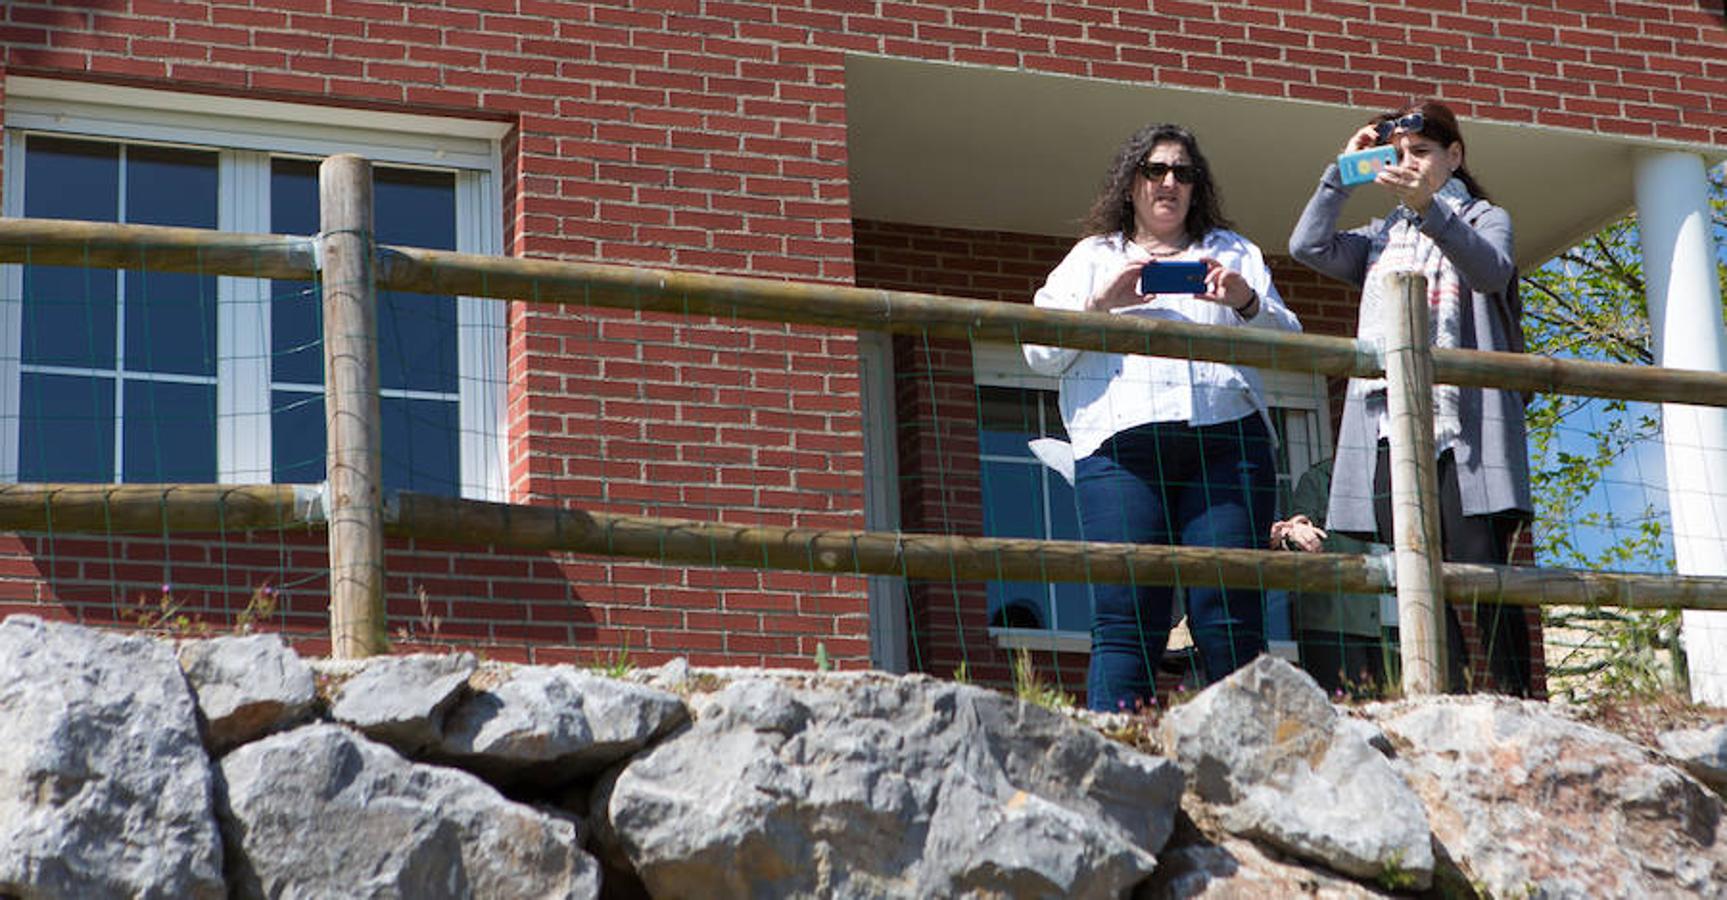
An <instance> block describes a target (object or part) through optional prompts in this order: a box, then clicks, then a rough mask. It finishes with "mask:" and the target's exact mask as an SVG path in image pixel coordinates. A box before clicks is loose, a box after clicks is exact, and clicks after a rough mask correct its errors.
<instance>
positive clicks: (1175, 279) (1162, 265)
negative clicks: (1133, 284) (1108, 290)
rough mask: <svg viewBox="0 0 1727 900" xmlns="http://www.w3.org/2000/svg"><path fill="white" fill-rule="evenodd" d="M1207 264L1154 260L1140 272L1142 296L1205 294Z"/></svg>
mask: <svg viewBox="0 0 1727 900" xmlns="http://www.w3.org/2000/svg"><path fill="white" fill-rule="evenodd" d="M1205 271H1206V266H1205V263H1202V262H1190V261H1187V260H1155V259H1154V260H1152V261H1151V262H1148V263H1146V264H1145V267H1144V268H1142V269H1140V270H1139V292H1140V293H1141V294H1203V293H1205Z"/></svg>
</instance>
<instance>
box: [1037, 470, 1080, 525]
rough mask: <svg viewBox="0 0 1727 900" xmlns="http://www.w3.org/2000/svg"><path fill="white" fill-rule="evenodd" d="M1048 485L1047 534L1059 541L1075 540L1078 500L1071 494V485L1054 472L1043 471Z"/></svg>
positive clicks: (1077, 522)
mask: <svg viewBox="0 0 1727 900" xmlns="http://www.w3.org/2000/svg"><path fill="white" fill-rule="evenodd" d="M1043 480H1044V483H1045V484H1047V485H1048V486H1049V536H1050V537H1052V538H1055V539H1056V540H1061V541H1077V540H1079V539H1080V534H1079V500H1078V499H1077V498H1076V497H1074V495H1073V485H1071V484H1068V483H1067V479H1065V478H1063V477H1061V476H1060V475H1058V474H1056V473H1055V472H1050V471H1045V472H1044V473H1043Z"/></svg>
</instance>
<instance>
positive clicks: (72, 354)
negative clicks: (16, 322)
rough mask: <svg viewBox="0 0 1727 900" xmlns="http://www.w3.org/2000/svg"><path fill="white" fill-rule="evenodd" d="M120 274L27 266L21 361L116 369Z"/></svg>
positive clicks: (58, 267)
mask: <svg viewBox="0 0 1727 900" xmlns="http://www.w3.org/2000/svg"><path fill="white" fill-rule="evenodd" d="M118 276H119V273H117V272H115V271H114V270H112V269H73V268H67V267H64V266H25V267H24V310H23V312H24V323H23V325H24V340H23V347H22V348H21V349H22V351H23V354H22V355H23V361H24V362H25V363H26V364H34V365H41V366H79V367H83V368H93V369H112V368H114V304H115V300H114V297H115V294H116V293H117V290H118V289H117V287H116V285H118V284H119V277H118Z"/></svg>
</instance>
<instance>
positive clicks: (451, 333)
mask: <svg viewBox="0 0 1727 900" xmlns="http://www.w3.org/2000/svg"><path fill="white" fill-rule="evenodd" d="M372 191H373V201H374V203H375V204H376V210H377V212H376V216H377V222H376V225H377V229H378V242H379V243H383V244H399V245H402V246H406V247H425V248H428V249H432V250H454V249H456V176H455V175H453V174H451V173H449V172H421V171H413V170H407V169H382V168H380V169H376V170H374V172H373V174H372ZM378 380H379V383H380V384H382V385H383V386H384V387H386V388H400V389H404V390H418V391H442V392H446V393H453V392H455V391H456V389H457V388H456V381H457V379H456V300H455V298H454V297H440V296H434V295H430V294H408V293H400V292H395V291H386V292H384V293H383V294H382V295H381V296H380V297H379V302H378Z"/></svg>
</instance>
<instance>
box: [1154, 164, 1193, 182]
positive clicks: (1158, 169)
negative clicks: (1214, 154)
mask: <svg viewBox="0 0 1727 900" xmlns="http://www.w3.org/2000/svg"><path fill="white" fill-rule="evenodd" d="M1171 172H1174V173H1175V180H1176V181H1179V182H1181V183H1182V184H1193V183H1194V182H1196V181H1198V180H1199V167H1198V166H1196V165H1193V164H1192V163H1176V164H1175V165H1170V164H1169V163H1164V162H1142V163H1140V164H1139V174H1141V175H1144V176H1145V178H1146V180H1147V181H1150V182H1152V183H1154V184H1155V183H1161V182H1162V181H1163V176H1165V175H1168V174H1169V173H1171Z"/></svg>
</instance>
